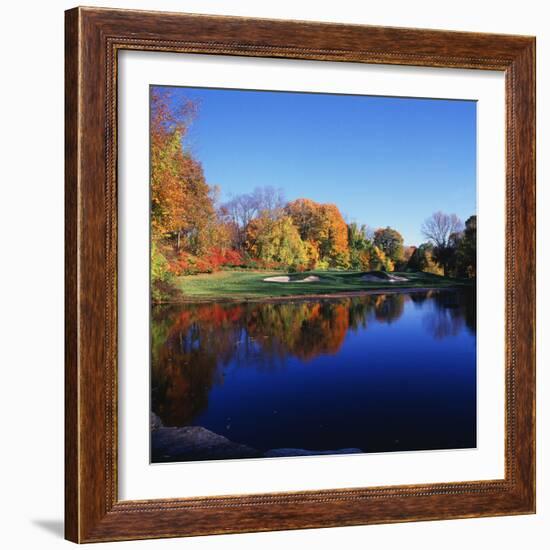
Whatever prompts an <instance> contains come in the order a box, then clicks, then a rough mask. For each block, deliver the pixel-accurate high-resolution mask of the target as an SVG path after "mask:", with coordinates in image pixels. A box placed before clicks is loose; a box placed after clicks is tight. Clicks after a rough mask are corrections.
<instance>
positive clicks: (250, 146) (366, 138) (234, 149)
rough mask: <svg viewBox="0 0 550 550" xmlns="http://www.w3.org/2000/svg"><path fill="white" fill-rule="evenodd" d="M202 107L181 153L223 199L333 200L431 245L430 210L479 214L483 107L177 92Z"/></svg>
mask: <svg viewBox="0 0 550 550" xmlns="http://www.w3.org/2000/svg"><path fill="white" fill-rule="evenodd" d="M170 93H171V96H172V101H174V102H178V101H181V100H182V99H184V98H186V99H191V100H193V101H196V102H197V103H198V106H199V109H198V115H197V117H196V118H195V120H194V122H193V124H192V126H191V128H190V130H189V133H188V135H187V136H186V138H185V139H184V146H185V147H187V148H188V149H190V150H191V151H192V153H193V154H194V156H195V158H197V159H198V160H199V161H200V162H202V165H203V168H204V171H205V175H206V179H207V181H208V183H209V184H210V185H219V186H220V188H221V192H222V195H221V198H222V200H225V199H228V198H230V197H231V196H234V195H237V194H241V193H247V192H250V191H251V190H252V189H253V188H254V187H258V186H265V185H270V186H273V187H276V188H281V189H282V190H283V193H284V196H285V198H286V200H289V201H290V200H293V199H297V198H300V197H307V198H310V199H313V200H315V201H317V202H321V203H327V202H328V203H335V204H336V205H337V206H338V207H339V208H340V211H341V212H342V214H343V215H344V217H345V218H346V220H347V221H348V222H351V221H356V222H358V223H360V224H362V223H365V224H367V225H369V226H370V227H371V228H373V229H376V228H377V227H385V226H387V225H389V226H391V227H394V228H395V229H397V230H398V231H400V232H401V234H402V235H403V237H404V239H405V244H420V243H421V242H423V241H424V240H425V239H424V237H423V236H422V234H421V232H420V226H421V224H422V222H423V220H424V219H425V218H427V217H428V216H429V215H430V214H431V213H432V212H435V211H437V210H441V211H443V212H448V213H455V214H457V215H458V216H459V217H460V218H461V219H462V220H463V221H464V220H466V219H467V218H468V217H469V216H470V215H471V214H474V213H475V212H476V103H475V102H473V101H457V100H439V99H411V98H390V97H377V96H352V95H334V94H311V93H294V92H266V91H245V90H221V89H206V88H170Z"/></svg>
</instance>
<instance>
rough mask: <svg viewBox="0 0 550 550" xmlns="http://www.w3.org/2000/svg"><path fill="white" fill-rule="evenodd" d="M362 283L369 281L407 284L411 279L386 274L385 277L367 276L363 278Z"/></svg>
mask: <svg viewBox="0 0 550 550" xmlns="http://www.w3.org/2000/svg"><path fill="white" fill-rule="evenodd" d="M361 280H362V281H369V282H371V283H401V282H406V281H408V280H409V279H407V278H406V277H399V275H390V274H389V273H386V275H385V276H379V275H372V274H367V275H363V276H362V277H361Z"/></svg>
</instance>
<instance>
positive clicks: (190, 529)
mask: <svg viewBox="0 0 550 550" xmlns="http://www.w3.org/2000/svg"><path fill="white" fill-rule="evenodd" d="M125 49H132V50H156V51H166V52H179V53H181V54H182V55H185V54H186V53H199V54H223V55H228V56H234V55H238V56H258V57H272V58H294V59H306V60H321V61H323V60H326V61H348V62H350V61H351V62H355V63H372V64H391V65H415V66H426V67H454V68H469V69H478V70H496V71H502V72H503V73H504V74H505V82H506V84H505V85H506V297H505V304H506V306H505V307H506V330H505V334H506V352H505V357H506V360H505V369H506V371H505V372H506V374H505V378H506V398H505V403H506V411H505V418H506V427H505V433H506V442H505V455H506V456H505V477H504V479H491V480H485V479H483V480H479V481H474V482H460V483H435V484H427V485H409V486H388V487H364V488H357V489H337V490H336V489H335V490H322V491H303V492H294V493H277V494H255V495H248V496H239V495H231V496H222V497H197V498H182V499H170V500H167V499H164V500H147V501H120V500H119V498H118V496H117V477H118V475H117V170H116V159H117V135H116V131H117V129H116V128H117V127H116V124H117V53H118V52H119V51H121V50H125ZM65 55H66V77H65V78H66V106H65V135H66V137H65V139H66V145H65V151H66V165H65V185H66V211H65V212H66V229H65V231H66V234H65V236H66V260H65V261H66V267H65V277H66V282H65V285H66V287H65V288H66V310H65V313H66V336H65V339H66V344H65V350H66V351H65V363H66V367H65V368H66V375H65V376H66V380H65V382H66V390H65V410H66V413H65V414H66V417H65V438H66V440H65V441H66V443H65V445H66V447H65V453H66V455H65V456H66V458H65V470H66V474H65V475H66V493H65V510H66V512H65V526H66V527H65V529H66V531H65V532H66V538H67V539H69V540H71V541H74V542H97V541H114V540H126V539H146V538H158V537H178V536H189V535H206V534H214V533H239V532H247V531H268V530H278V529H301V528H315V527H330V526H345V525H360V524H372V523H390V522H404V521H420V520H435V519H452V518H469V517H481V516H500V515H514V514H528V513H534V511H535V401H534V399H535V39H534V38H533V37H527V36H511V35H496V34H479V33H465V32H449V31H434V30H419V29H405V28H385V27H371V26H358V25H342V24H326V23H311V22H297V21H283V20H261V19H248V18H238V17H218V16H203V15H185V14H176V13H155V12H141V11H125V10H113V9H99V8H75V9H72V10H69V11H67V12H66V37H65Z"/></svg>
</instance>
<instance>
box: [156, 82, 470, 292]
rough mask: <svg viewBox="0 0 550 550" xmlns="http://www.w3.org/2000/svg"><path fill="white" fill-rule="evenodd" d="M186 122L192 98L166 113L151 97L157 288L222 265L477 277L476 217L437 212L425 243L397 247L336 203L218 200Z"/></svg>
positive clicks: (269, 196)
mask: <svg viewBox="0 0 550 550" xmlns="http://www.w3.org/2000/svg"><path fill="white" fill-rule="evenodd" d="M194 116H196V106H195V105H194V104H193V103H192V102H184V103H183V104H179V105H178V107H174V105H173V104H172V103H171V102H170V98H169V97H168V96H167V95H165V94H162V93H158V92H154V93H153V94H152V98H151V235H152V239H151V241H152V242H151V268H152V281H153V287H154V289H155V288H156V289H157V290H158V291H159V292H160V291H161V290H162V286H163V285H166V284H169V283H170V280H171V278H173V277H174V276H177V275H185V274H194V273H209V272H213V271H216V270H218V269H221V268H229V267H240V268H259V269H284V270H288V271H304V270H311V269H350V270H363V271H371V270H383V271H394V270H407V269H410V270H416V271H431V272H433V273H441V274H445V275H448V276H458V277H475V269H476V267H475V266H476V264H475V250H476V218H475V216H471V217H470V218H469V219H468V220H467V221H466V224H465V226H463V225H462V222H460V220H459V219H458V218H457V217H456V216H455V215H454V214H451V215H448V214H443V213H441V212H437V213H435V214H433V215H432V216H431V217H430V218H429V219H428V220H426V221H425V222H424V224H423V226H422V232H423V234H424V236H425V237H426V239H427V241H426V243H424V244H422V245H420V246H418V247H411V246H409V247H405V246H404V244H403V237H402V236H401V234H400V233H399V232H398V231H397V230H396V229H393V228H391V227H385V228H379V229H376V230H375V231H372V230H371V229H369V228H368V227H367V226H365V225H358V224H357V223H354V222H353V223H346V221H345V220H344V217H343V216H342V214H341V212H340V211H339V209H338V207H337V206H336V205H334V204H321V203H317V202H315V201H313V200H311V199H308V198H300V199H297V200H294V201H290V202H287V201H285V199H284V197H283V194H282V192H281V191H280V190H278V189H275V188H272V187H258V188H256V189H254V190H253V191H252V192H250V193H245V194H241V195H237V196H234V197H232V198H231V199H230V200H228V201H226V202H224V203H220V201H219V188H218V187H216V186H212V185H209V184H208V183H207V182H206V179H205V176H204V171H203V169H202V166H201V164H200V162H198V161H197V160H196V159H195V158H194V157H193V155H192V154H191V151H189V150H187V149H186V148H184V146H183V138H184V137H185V135H186V133H187V131H188V128H189V125H190V124H191V122H192V120H193V118H194ZM159 289H160V290H159ZM154 292H155V290H154Z"/></svg>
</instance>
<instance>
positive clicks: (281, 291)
mask: <svg viewBox="0 0 550 550" xmlns="http://www.w3.org/2000/svg"><path fill="white" fill-rule="evenodd" d="M280 275H281V272H271V271H220V272H218V273H213V274H204V275H189V276H184V277H180V278H178V279H177V280H176V286H177V288H178V289H179V290H180V291H181V292H182V299H183V300H211V299H225V300H246V299H259V298H275V297H284V296H304V295H318V294H338V293H346V292H360V291H365V290H378V289H386V288H387V289H397V288H402V289H406V288H445V287H447V288H448V287H457V286H470V285H472V284H473V282H472V281H467V280H462V279H451V278H448V277H441V276H438V275H433V274H431V273H421V272H417V273H393V275H398V276H402V277H406V278H407V279H408V280H407V281H399V282H389V281H384V280H381V281H380V282H378V281H365V280H363V279H362V276H363V275H364V273H363V272H355V271H307V272H305V273H299V274H293V275H291V282H289V283H273V282H266V281H264V279H265V278H266V277H270V276H280ZM312 275H313V276H317V277H319V281H315V282H306V283H300V282H295V281H297V280H300V279H303V278H305V277H308V276H312Z"/></svg>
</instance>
